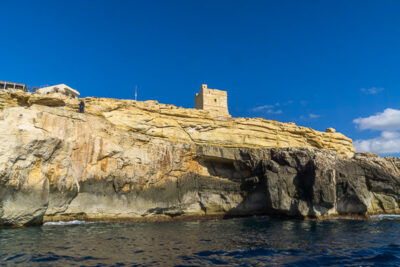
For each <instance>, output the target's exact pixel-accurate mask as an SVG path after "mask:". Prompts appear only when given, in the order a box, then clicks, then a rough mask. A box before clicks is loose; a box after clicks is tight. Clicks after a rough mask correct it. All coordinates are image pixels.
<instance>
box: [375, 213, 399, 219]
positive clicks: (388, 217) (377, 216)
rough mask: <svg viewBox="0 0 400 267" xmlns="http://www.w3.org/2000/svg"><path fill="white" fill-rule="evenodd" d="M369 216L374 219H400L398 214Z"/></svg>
mask: <svg viewBox="0 0 400 267" xmlns="http://www.w3.org/2000/svg"><path fill="white" fill-rule="evenodd" d="M370 218H371V219H375V220H382V219H400V215H398V214H380V215H373V216H371V217H370Z"/></svg>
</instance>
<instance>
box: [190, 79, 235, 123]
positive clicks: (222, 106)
mask: <svg viewBox="0 0 400 267" xmlns="http://www.w3.org/2000/svg"><path fill="white" fill-rule="evenodd" d="M194 105H195V108H196V109H203V110H209V111H213V112H215V113H216V114H217V115H219V116H228V117H230V115H229V111H228V93H227V92H226V91H222V90H217V89H210V88H207V84H202V85H201V87H200V93H197V94H196V96H195V97H194Z"/></svg>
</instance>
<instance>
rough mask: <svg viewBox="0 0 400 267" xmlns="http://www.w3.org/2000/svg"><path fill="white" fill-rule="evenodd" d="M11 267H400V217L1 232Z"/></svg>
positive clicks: (2, 256)
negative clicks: (343, 266)
mask: <svg viewBox="0 0 400 267" xmlns="http://www.w3.org/2000/svg"><path fill="white" fill-rule="evenodd" d="M0 265H5V266H7V265H8V266H18V265H20V266H152V265H160V266H207V265H222V266H224V265H225V266H226V265H237V266H265V265H272V266H273V265H286V266H315V265H323V266H329V265H335V266H337V265H350V266H352V265H354V266H368V265H385V266H399V265H400V218H399V217H396V216H378V217H374V218H373V219H370V220H329V221H302V220H282V219H276V218H269V217H254V218H240V219H229V220H215V221H200V222H162V223H84V222H80V221H74V222H70V223H47V224H45V225H44V226H41V227H26V228H19V229H2V230H0Z"/></svg>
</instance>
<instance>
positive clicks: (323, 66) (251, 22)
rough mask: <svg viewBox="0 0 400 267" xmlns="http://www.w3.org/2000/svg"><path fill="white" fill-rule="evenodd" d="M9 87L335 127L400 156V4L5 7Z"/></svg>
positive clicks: (0, 47) (0, 73) (4, 73)
mask: <svg viewBox="0 0 400 267" xmlns="http://www.w3.org/2000/svg"><path fill="white" fill-rule="evenodd" d="M0 10H1V14H2V15H1V16H0V32H1V35H2V41H1V42H0V53H1V62H2V64H0V80H9V81H16V82H23V83H26V84H28V85H31V86H40V85H47V84H49V85H51V84H57V83H66V84H68V85H70V86H71V87H73V88H75V89H77V90H79V91H80V92H81V95H82V96H99V97H112V98H133V95H134V93H133V88H134V86H135V85H138V86H139V93H138V97H139V100H158V101H159V102H161V103H170V104H174V105H177V106H182V107H193V106H194V94H195V93H196V92H197V91H198V90H199V87H200V85H201V83H207V84H208V85H209V87H210V88H217V89H222V90H228V95H229V109H230V112H231V114H232V115H233V116H235V117H239V116H240V117H243V116H245V117H264V118H267V119H274V120H278V121H283V122H295V123H296V124H298V125H302V126H308V127H312V128H315V129H317V130H325V128H327V127H334V128H336V129H337V131H339V132H342V133H344V134H345V135H347V136H349V137H351V138H352V139H353V140H357V141H356V146H357V148H358V149H359V151H361V150H371V151H374V152H377V153H380V154H382V155H385V154H397V153H398V152H400V134H399V131H400V111H399V113H397V111H398V109H400V105H399V99H400V90H399V89H400V52H399V51H400V16H399V15H398V14H400V1H322V0H321V1H298V0H293V1H234V0H229V1H222V0H218V1H204V0H203V1H194V0H193V1H169V0H162V1H161V0H160V1H150V0H147V1H144V0H143V1H118V0H114V1H111V0H110V1H100V0H97V1H88V0H86V1H61V0H58V1H44V0H43V1H11V0H10V1H9V0H2V1H0Z"/></svg>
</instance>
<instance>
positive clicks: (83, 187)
mask: <svg viewBox="0 0 400 267" xmlns="http://www.w3.org/2000/svg"><path fill="white" fill-rule="evenodd" d="M84 100H85V102H86V109H85V113H83V114H82V113H78V105H79V101H78V100H76V99H70V98H66V97H64V96H62V95H58V94H53V95H39V94H30V93H2V94H0V138H1V144H2V145H1V146H0V224H3V225H25V224H33V223H41V222H43V220H59V219H74V218H81V219H100V220H106V219H121V220H122V219H147V218H159V219H163V218H168V217H174V216H189V215H196V216H199V215H212V214H217V215H249V214H258V213H260V214H266V213H277V214H284V215H289V216H303V217H319V216H327V215H335V214H353V213H357V214H367V213H379V212H388V211H389V210H390V212H392V211H393V212H397V210H398V201H397V199H398V182H399V178H398V177H399V176H398V169H397V165H396V164H394V163H393V162H394V161H395V160H385V159H380V158H374V157H372V159H371V158H370V157H367V159H364V158H365V157H363V156H359V155H358V156H356V157H353V155H354V148H353V146H352V141H351V139H349V138H347V137H345V136H344V135H342V134H340V133H335V132H334V131H329V132H326V133H324V132H318V131H315V130H313V129H310V128H304V127H299V126H296V125H295V124H292V123H280V122H276V121H269V120H264V119H249V118H225V117H218V116H215V114H211V113H209V112H207V111H202V110H195V109H183V108H178V107H175V106H173V105H164V104H158V103H157V102H155V101H146V102H134V101H131V100H115V99H103V98H86V99H84ZM295 147H296V148H295ZM355 166H358V167H355ZM385 179H386V180H385ZM389 187H390V188H389ZM360 190H361V191H360ZM360 192H362V194H361V193H360Z"/></svg>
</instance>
